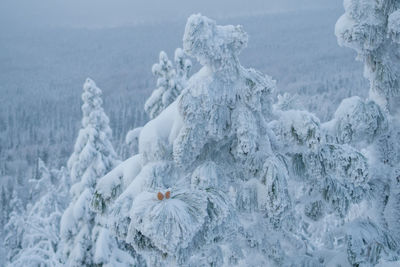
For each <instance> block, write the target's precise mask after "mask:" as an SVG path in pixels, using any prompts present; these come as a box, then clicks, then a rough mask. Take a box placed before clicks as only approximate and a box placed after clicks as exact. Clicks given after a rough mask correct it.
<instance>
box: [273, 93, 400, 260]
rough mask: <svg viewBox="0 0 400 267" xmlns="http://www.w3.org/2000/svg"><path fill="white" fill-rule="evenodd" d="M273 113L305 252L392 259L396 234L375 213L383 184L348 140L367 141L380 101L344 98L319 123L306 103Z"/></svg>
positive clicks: (378, 127) (379, 125)
mask: <svg viewBox="0 0 400 267" xmlns="http://www.w3.org/2000/svg"><path fill="white" fill-rule="evenodd" d="M278 107H279V106H278ZM274 115H275V116H276V118H277V119H276V120H274V121H272V122H271V123H270V126H271V128H272V129H273V131H274V132H275V134H276V136H277V141H278V144H281V145H282V146H281V148H280V151H282V152H285V155H286V158H287V163H288V165H289V173H290V179H289V180H288V184H289V192H290V195H291V196H292V197H293V202H294V203H295V204H294V212H295V217H296V219H297V222H298V224H299V225H300V227H299V228H298V229H297V230H296V231H298V233H299V234H301V235H302V236H303V238H305V239H307V243H308V246H309V248H310V252H311V253H313V254H315V255H318V257H320V259H321V262H323V263H324V264H326V265H329V264H334V265H335V264H344V263H343V262H341V261H340V259H346V258H347V262H349V263H350V264H352V265H363V264H365V265H375V264H377V263H378V262H379V261H380V260H394V259H396V258H397V257H398V252H399V240H398V239H396V238H395V237H394V236H393V233H392V231H391V229H389V228H388V227H387V224H386V222H385V221H384V220H383V219H382V217H383V211H384V206H385V205H386V204H383V202H384V201H385V200H384V199H385V194H379V193H382V191H384V190H383V189H384V188H385V186H384V185H385V184H384V183H377V180H380V179H376V177H375V176H374V173H372V175H371V169H373V168H371V167H370V166H369V164H368V163H370V159H369V158H367V156H368V155H364V154H362V153H360V152H359V151H358V150H357V149H356V148H355V147H358V146H361V144H363V146H364V147H365V146H366V145H368V144H371V142H372V141H373V140H374V138H376V137H377V136H379V134H380V133H381V132H382V131H384V129H385V128H386V127H387V124H386V122H385V119H384V117H383V114H382V112H381V111H380V108H379V106H377V105H376V104H375V103H374V102H367V103H364V102H363V101H361V100H360V99H359V98H358V97H352V98H350V99H346V100H344V101H343V103H342V104H341V106H340V107H339V109H338V111H337V112H336V113H335V118H334V119H333V120H332V121H330V122H328V123H326V124H324V125H323V126H322V127H321V123H320V122H319V120H318V118H316V117H315V116H314V115H313V114H310V113H308V112H306V111H301V110H290V109H287V110H280V109H276V110H274ZM352 145H354V146H355V147H353V146H352ZM367 154H368V153H367ZM384 193H385V192H384ZM386 193H387V192H386ZM386 201H387V200H386ZM323 251H324V253H329V254H330V255H329V256H328V254H326V255H325V256H321V252H323Z"/></svg>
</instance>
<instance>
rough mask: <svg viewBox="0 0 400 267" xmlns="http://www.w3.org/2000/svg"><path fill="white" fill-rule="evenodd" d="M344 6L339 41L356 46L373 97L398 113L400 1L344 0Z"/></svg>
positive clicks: (337, 31) (340, 20)
mask: <svg viewBox="0 0 400 267" xmlns="http://www.w3.org/2000/svg"><path fill="white" fill-rule="evenodd" d="M344 8H345V13H344V14H343V15H342V17H341V18H340V19H339V20H338V21H337V23H336V29H335V33H336V36H337V38H338V42H339V44H340V45H345V46H348V47H351V48H353V49H354V50H356V51H357V53H358V59H359V60H361V61H362V62H363V63H364V75H365V77H366V78H368V79H369V81H370V85H371V87H370V98H371V99H372V100H374V101H376V102H377V103H378V104H379V105H381V107H382V108H384V110H389V111H390V112H391V113H395V110H397V109H398V107H399V103H400V102H399V101H400V61H399V57H400V39H399V33H400V15H399V12H400V10H399V8H400V2H399V1H395V0H344Z"/></svg>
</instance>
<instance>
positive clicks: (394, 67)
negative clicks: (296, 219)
mask: <svg viewBox="0 0 400 267" xmlns="http://www.w3.org/2000/svg"><path fill="white" fill-rule="evenodd" d="M344 6H345V14H344V15H343V16H342V17H341V18H340V19H339V20H338V22H337V24H336V35H337V37H338V41H339V44H342V45H346V46H349V47H351V48H353V49H355V50H356V51H357V53H358V59H360V60H361V61H362V62H363V63H364V73H365V76H366V78H368V79H369V81H370V100H367V101H363V100H361V99H359V98H350V99H346V100H344V101H343V102H342V104H341V106H340V107H339V108H338V110H337V111H336V114H335V117H334V119H333V120H332V121H331V122H329V123H328V125H327V126H328V127H327V129H328V130H330V131H329V133H330V135H331V136H334V137H335V138H337V140H338V141H339V142H343V143H353V144H354V145H356V146H359V147H362V148H363V150H364V154H365V155H367V157H368V160H369V162H370V166H371V168H370V176H371V177H372V178H373V179H372V180H371V182H370V184H371V189H372V191H371V194H372V199H374V200H375V202H376V203H375V206H376V210H375V212H376V214H377V216H378V217H379V218H378V220H379V221H380V224H378V226H379V227H381V228H383V229H384V230H386V231H389V232H390V235H391V237H393V238H395V239H396V241H397V243H400V227H399V224H400V213H399V207H400V197H399V196H400V179H398V177H399V173H400V167H399V166H400V142H399V141H398V140H399V138H400V119H399V116H398V111H399V106H400V61H399V60H398V59H399V57H400V40H399V33H400V2H399V1H391V0H381V1H372V0H351V1H350V0H347V1H344ZM373 101H375V102H376V103H377V104H379V105H380V107H381V108H379V107H378V106H377V104H375V103H374V102H373ZM362 226H363V227H364V228H365V229H367V230H365V229H364V232H368V233H370V232H371V229H374V227H373V225H370V224H362ZM373 231H374V232H375V233H379V232H380V231H379V229H378V230H377V229H374V230H373ZM357 236H358V239H359V240H358V245H359V246H354V248H355V249H359V248H360V247H361V248H365V244H366V242H361V241H360V238H361V235H357ZM367 243H368V242H367ZM362 244H364V246H362ZM353 254H354V255H356V254H357V253H353ZM357 258H358V259H359V258H360V257H357ZM364 258H365V257H364ZM370 262H371V260H370Z"/></svg>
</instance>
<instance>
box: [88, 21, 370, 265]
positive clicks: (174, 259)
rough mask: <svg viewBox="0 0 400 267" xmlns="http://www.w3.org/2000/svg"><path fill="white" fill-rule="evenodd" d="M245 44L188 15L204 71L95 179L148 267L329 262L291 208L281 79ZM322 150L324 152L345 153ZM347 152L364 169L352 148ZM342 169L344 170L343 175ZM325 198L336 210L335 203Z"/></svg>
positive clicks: (242, 36)
mask: <svg viewBox="0 0 400 267" xmlns="http://www.w3.org/2000/svg"><path fill="white" fill-rule="evenodd" d="M246 44H247V35H246V33H245V32H244V31H243V30H242V28H241V27H240V26H218V25H216V23H215V22H214V21H213V20H210V19H208V18H206V17H203V16H201V15H192V16H191V17H190V18H189V19H188V22H187V25H186V28H185V34H184V49H185V52H186V53H187V54H188V55H191V56H193V57H196V58H197V60H198V61H199V62H200V63H201V64H202V65H203V68H202V69H201V70H200V71H199V72H198V73H196V74H194V75H193V76H192V77H191V78H190V79H189V80H188V83H187V86H186V88H185V89H184V90H183V91H182V93H181V94H180V96H179V97H178V98H177V99H176V100H175V101H174V102H173V103H172V104H171V105H170V106H168V107H167V108H166V109H165V110H164V111H162V112H161V113H160V115H159V116H157V117H156V118H155V119H153V120H151V121H150V122H149V123H147V124H146V125H145V126H144V127H143V129H142V130H141V133H140V137H139V154H137V155H135V156H133V157H132V158H130V159H128V160H127V161H125V162H123V163H122V164H121V165H119V166H118V167H116V168H115V169H114V170H113V171H111V172H110V173H108V174H107V175H106V176H104V177H103V178H102V179H101V180H100V181H99V183H98V184H97V187H96V192H95V196H94V199H93V203H92V204H93V207H94V208H95V209H96V210H97V211H98V212H100V213H104V214H110V215H109V216H108V218H109V224H110V226H111V229H112V230H113V232H114V233H115V235H116V236H117V237H118V238H119V239H120V240H124V241H126V242H127V243H129V244H131V245H132V247H133V248H134V249H135V251H136V252H138V253H139V254H140V255H142V256H143V257H144V259H145V260H146V262H147V264H148V265H150V266H171V265H189V266H206V265H211V266H231V265H248V266H273V265H290V264H292V263H297V264H299V265H302V264H303V265H307V264H308V265H312V264H316V265H318V263H319V262H320V260H322V261H323V260H324V258H323V254H322V253H320V254H316V253H315V254H314V252H315V250H317V248H315V247H309V243H310V241H308V239H305V238H304V236H303V234H302V232H301V231H300V230H301V229H298V228H300V227H301V226H303V225H304V224H300V223H298V221H297V220H299V219H298V218H297V217H296V216H295V215H296V213H295V212H293V201H292V200H291V197H292V195H291V194H290V192H289V181H288V179H289V178H290V177H289V174H290V172H289V171H290V170H289V168H288V167H287V166H288V165H289V164H288V162H287V159H286V156H285V155H281V154H279V153H278V152H277V150H276V149H277V148H280V145H279V144H278V143H277V140H276V138H275V135H274V133H273V132H272V130H271V129H270V128H269V125H268V121H269V120H271V118H272V111H271V106H272V100H271V92H272V91H273V90H274V88H275V82H274V81H273V80H272V79H271V78H270V77H268V76H265V75H262V74H261V73H259V72H257V71H255V70H253V69H245V68H244V67H242V66H241V65H240V63H239V60H238V55H239V53H240V51H241V50H242V49H243V48H244V47H245V46H246ZM337 149H340V148H337ZM325 150H326V152H325V154H327V155H326V157H327V158H328V157H329V156H330V155H329V153H331V154H333V153H336V154H340V152H342V151H334V152H332V151H330V150H329V147H326V148H325ZM342 150H344V149H342ZM336 154H335V155H336ZM348 154H350V161H351V160H353V159H354V161H355V162H356V163H355V164H361V167H364V165H362V164H363V161H362V158H361V157H360V156H359V155H358V154H357V153H356V152H355V151H353V150H350V152H348ZM346 159H347V158H346ZM346 159H343V163H339V164H338V165H339V167H343V165H345V167H346V168H350V170H349V172H350V173H352V175H353V176H352V177H351V179H353V180H357V182H358V183H359V184H360V186H361V187H362V188H364V187H363V186H364V184H363V183H364V179H366V177H365V174H363V173H361V174H357V170H358V167H357V166H355V165H354V164H352V163H351V162H350V163H349V162H346ZM330 160H331V158H328V159H326V165H328V164H331V163H332V162H331V161H330ZM343 168H344V167H343ZM334 169H335V166H332V169H331V170H330V172H331V173H334V172H335V170H334ZM345 171H346V170H343V169H340V170H339V171H338V172H339V174H340V175H341V176H339V175H338V177H339V178H340V179H342V180H344V179H346V177H343V176H344V175H345V174H342V173H340V172H345ZM360 171H362V169H361V170H360ZM332 176H333V175H332ZM333 179H337V178H336V176H333V177H332V178H331V180H328V179H327V181H332V180H333ZM335 181H336V180H333V181H332V183H334V182H335ZM343 183H345V185H349V187H351V183H350V182H349V183H346V182H345V181H344V182H343ZM357 188H358V187H356V189H357ZM351 189H353V187H351V188H350V189H347V188H345V189H343V190H346V192H347V191H350V190H351ZM356 189H354V190H356ZM357 193H358V191H357ZM295 196H296V195H293V197H295ZM320 198H322V197H320ZM329 201H330V203H329V204H330V206H331V208H330V210H334V209H335V207H336V206H337V205H335V201H336V200H335V199H332V198H329ZM329 201H326V202H329ZM337 209H340V208H337ZM310 213H312V212H310ZM300 219H301V218H300ZM300 222H301V221H300ZM318 256H320V257H321V259H320V258H319V257H318Z"/></svg>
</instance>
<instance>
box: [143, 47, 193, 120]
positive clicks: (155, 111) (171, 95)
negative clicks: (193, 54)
mask: <svg viewBox="0 0 400 267" xmlns="http://www.w3.org/2000/svg"><path fill="white" fill-rule="evenodd" d="M159 60H160V61H159V63H156V64H154V65H153V67H152V72H153V75H154V76H156V77H157V89H156V90H154V91H153V93H152V94H151V96H150V97H149V98H148V99H147V101H146V103H145V104H144V109H145V111H146V112H147V114H148V115H149V117H150V118H151V119H153V118H155V117H156V116H158V115H159V114H160V113H161V111H163V110H164V109H165V108H166V107H168V106H169V105H170V104H171V103H172V102H174V100H175V99H176V98H177V96H178V95H179V94H180V93H181V91H182V89H183V88H184V87H185V85H186V81H187V79H188V75H189V72H190V69H191V67H192V63H191V62H190V60H189V59H186V58H185V54H184V52H183V51H182V49H181V48H177V49H176V50H175V66H173V65H172V63H171V61H170V60H169V59H168V56H167V54H166V53H165V52H164V51H161V52H160V57H159Z"/></svg>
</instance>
